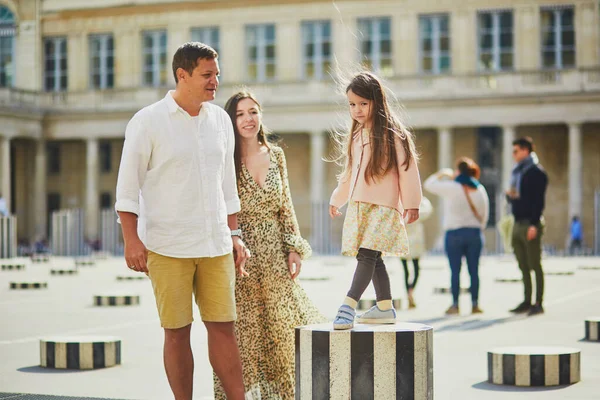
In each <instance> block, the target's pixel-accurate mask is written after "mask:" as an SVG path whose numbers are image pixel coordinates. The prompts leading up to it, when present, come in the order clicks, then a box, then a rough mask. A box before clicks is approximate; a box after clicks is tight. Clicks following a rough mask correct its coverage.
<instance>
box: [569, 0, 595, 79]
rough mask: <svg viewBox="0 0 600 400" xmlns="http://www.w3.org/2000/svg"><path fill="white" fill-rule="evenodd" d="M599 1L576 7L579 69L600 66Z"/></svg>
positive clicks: (586, 2)
mask: <svg viewBox="0 0 600 400" xmlns="http://www.w3.org/2000/svg"><path fill="white" fill-rule="evenodd" d="M596 3H597V1H592V0H587V1H583V2H578V3H577V4H576V5H575V26H576V27H577V29H576V31H575V46H576V47H577V50H576V57H577V63H576V65H577V66H578V67H595V66H596V65H598V55H599V51H598V46H599V45H600V38H599V37H598V24H599V23H600V13H599V12H598V9H597V8H596Z"/></svg>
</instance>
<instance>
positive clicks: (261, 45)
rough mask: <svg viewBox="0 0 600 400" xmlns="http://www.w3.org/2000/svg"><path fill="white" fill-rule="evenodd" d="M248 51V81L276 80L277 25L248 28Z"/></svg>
mask: <svg viewBox="0 0 600 400" xmlns="http://www.w3.org/2000/svg"><path fill="white" fill-rule="evenodd" d="M246 49H247V50H246V51H247V58H246V63H247V76H248V79H249V80H251V81H258V82H264V81H268V80H273V79H275V73H276V71H275V25H248V26H246Z"/></svg>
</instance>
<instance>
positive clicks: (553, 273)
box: [544, 271, 575, 276]
mask: <svg viewBox="0 0 600 400" xmlns="http://www.w3.org/2000/svg"><path fill="white" fill-rule="evenodd" d="M544 275H547V276H571V275H575V271H544Z"/></svg>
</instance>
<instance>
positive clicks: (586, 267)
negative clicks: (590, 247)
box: [579, 265, 600, 271]
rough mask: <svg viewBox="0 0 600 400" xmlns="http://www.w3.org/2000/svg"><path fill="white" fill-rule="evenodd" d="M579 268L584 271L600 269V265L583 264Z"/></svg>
mask: <svg viewBox="0 0 600 400" xmlns="http://www.w3.org/2000/svg"><path fill="white" fill-rule="evenodd" d="M579 269H581V270H584V271H600V265H581V266H579Z"/></svg>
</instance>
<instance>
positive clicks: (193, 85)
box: [179, 58, 220, 103]
mask: <svg viewBox="0 0 600 400" xmlns="http://www.w3.org/2000/svg"><path fill="white" fill-rule="evenodd" d="M219 74H220V70H219V62H218V61H217V59H216V58H212V59H206V58H199V59H198V63H197V65H196V68H194V70H193V71H192V74H191V75H189V74H188V73H187V72H185V71H183V79H182V77H181V76H180V77H179V82H180V84H182V85H183V86H184V88H185V89H187V91H188V92H189V93H190V95H191V96H192V97H193V98H195V99H196V100H197V101H198V102H202V103H203V102H205V101H212V100H214V99H215V95H216V93H217V88H218V87H219Z"/></svg>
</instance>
